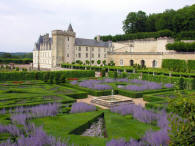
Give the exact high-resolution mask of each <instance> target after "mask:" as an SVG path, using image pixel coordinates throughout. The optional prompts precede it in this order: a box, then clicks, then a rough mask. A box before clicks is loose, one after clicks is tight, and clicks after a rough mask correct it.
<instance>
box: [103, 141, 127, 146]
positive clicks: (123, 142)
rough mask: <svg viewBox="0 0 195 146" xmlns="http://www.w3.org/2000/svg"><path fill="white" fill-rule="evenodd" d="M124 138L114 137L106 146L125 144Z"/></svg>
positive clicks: (121, 145) (122, 145) (123, 145)
mask: <svg viewBox="0 0 195 146" xmlns="http://www.w3.org/2000/svg"><path fill="white" fill-rule="evenodd" d="M125 144H126V143H125V141H124V139H112V140H111V141H109V142H107V143H106V146H125Z"/></svg>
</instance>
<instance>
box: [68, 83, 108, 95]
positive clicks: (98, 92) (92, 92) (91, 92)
mask: <svg viewBox="0 0 195 146" xmlns="http://www.w3.org/2000/svg"><path fill="white" fill-rule="evenodd" d="M65 85H66V86H68V87H71V88H75V89H78V90H81V91H85V92H87V93H88V94H89V95H93V96H107V95H111V94H112V90H93V89H89V88H84V87H80V86H77V85H72V84H65Z"/></svg>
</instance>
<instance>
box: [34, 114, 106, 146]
mask: <svg viewBox="0 0 195 146" xmlns="http://www.w3.org/2000/svg"><path fill="white" fill-rule="evenodd" d="M101 113H102V112H101V111H96V112H86V113H77V114H64V115H59V116H56V117H45V118H40V119H34V120H32V122H34V123H35V124H36V125H37V126H41V125H43V128H44V130H45V131H46V132H47V133H48V134H50V135H53V136H55V137H61V138H62V139H66V140H68V142H69V143H72V142H73V143H74V144H76V145H77V144H79V145H86V144H93V145H104V144H105V139H104V138H97V137H87V136H79V135H69V133H70V132H71V131H72V130H74V129H75V128H77V127H80V126H81V125H83V124H85V123H86V122H88V121H89V120H91V119H93V118H95V117H96V116H98V115H100V114H101ZM51 127H54V128H51Z"/></svg>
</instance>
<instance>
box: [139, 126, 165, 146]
mask: <svg viewBox="0 0 195 146" xmlns="http://www.w3.org/2000/svg"><path fill="white" fill-rule="evenodd" d="M143 140H144V141H146V142H147V143H149V144H150V145H152V146H153V145H154V146H160V145H163V146H168V145H169V136H168V131H167V129H161V130H159V131H156V132H153V131H151V130H150V131H147V132H146V134H145V136H144V137H143Z"/></svg>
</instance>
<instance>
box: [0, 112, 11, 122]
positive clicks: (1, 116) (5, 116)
mask: <svg viewBox="0 0 195 146" xmlns="http://www.w3.org/2000/svg"><path fill="white" fill-rule="evenodd" d="M0 124H2V125H8V124H11V122H10V118H9V115H8V114H0Z"/></svg>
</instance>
